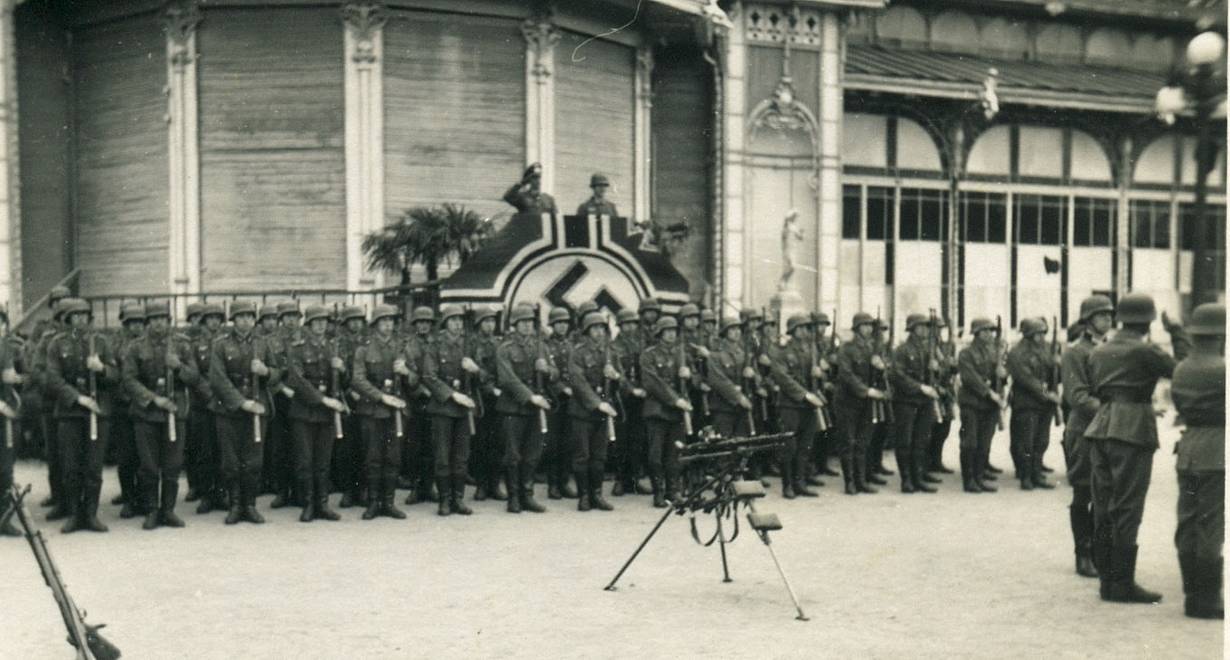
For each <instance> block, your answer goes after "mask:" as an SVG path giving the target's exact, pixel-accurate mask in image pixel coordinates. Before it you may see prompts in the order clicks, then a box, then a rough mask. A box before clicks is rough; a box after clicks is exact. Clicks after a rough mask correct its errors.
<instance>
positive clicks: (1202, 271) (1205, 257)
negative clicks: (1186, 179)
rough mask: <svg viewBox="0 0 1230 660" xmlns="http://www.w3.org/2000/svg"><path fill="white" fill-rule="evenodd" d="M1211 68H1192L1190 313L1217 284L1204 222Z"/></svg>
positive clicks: (1212, 148) (1212, 159)
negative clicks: (1193, 189)
mask: <svg viewBox="0 0 1230 660" xmlns="http://www.w3.org/2000/svg"><path fill="white" fill-rule="evenodd" d="M1212 78H1213V68H1212V67H1211V66H1208V65H1203V66H1200V67H1197V68H1196V71H1195V75H1194V79H1193V80H1192V90H1191V91H1192V92H1193V96H1195V98H1196V153H1195V157H1196V200H1195V201H1196V203H1195V208H1194V212H1195V216H1196V217H1195V218H1194V220H1195V222H1194V223H1193V224H1194V225H1195V227H1194V228H1193V230H1194V233H1195V240H1194V241H1193V245H1192V300H1191V306H1192V308H1193V309H1194V308H1195V307H1196V306H1197V305H1200V304H1202V303H1206V302H1212V301H1214V300H1215V299H1216V298H1217V288H1218V285H1219V284H1220V283H1221V278H1220V277H1219V273H1218V272H1217V271H1218V261H1219V260H1218V259H1217V252H1216V250H1219V249H1220V246H1214V245H1213V243H1214V241H1213V240H1212V237H1211V236H1209V218H1208V203H1207V197H1208V186H1207V185H1206V183H1205V180H1206V179H1207V178H1208V175H1209V173H1210V172H1212V171H1213V167H1214V166H1215V164H1216V161H1217V146H1216V145H1215V144H1214V143H1213V136H1212V134H1211V130H1210V124H1211V123H1212V122H1211V121H1210V120H1211V117H1212V114H1213V105H1214V104H1215V103H1216V97H1217V94H1216V92H1215V91H1214V90H1213V89H1212Z"/></svg>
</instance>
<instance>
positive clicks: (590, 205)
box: [577, 173, 619, 218]
mask: <svg viewBox="0 0 1230 660" xmlns="http://www.w3.org/2000/svg"><path fill="white" fill-rule="evenodd" d="M589 187H590V189H591V190H593V191H594V194H593V195H591V196H590V198H589V199H587V200H585V201H584V202H582V203H581V205H580V206H578V207H577V215H579V216H582V217H585V216H590V215H597V216H601V215H605V216H607V217H610V218H617V217H619V211H616V210H615V204H614V203H613V202H611V200H609V199H607V198H606V193H607V191H608V190H610V188H611V180H610V179H608V178H607V177H606V175H605V174H601V173H594V174H593V176H591V177H589Z"/></svg>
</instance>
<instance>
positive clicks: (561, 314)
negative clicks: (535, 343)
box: [547, 307, 572, 323]
mask: <svg viewBox="0 0 1230 660" xmlns="http://www.w3.org/2000/svg"><path fill="white" fill-rule="evenodd" d="M560 321H567V322H569V323H571V322H572V315H571V314H569V313H568V309H567V308H565V307H556V308H554V309H552V310H551V314H549V315H548V316H547V322H548V323H558V322H560Z"/></svg>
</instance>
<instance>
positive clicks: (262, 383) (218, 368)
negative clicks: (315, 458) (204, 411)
mask: <svg viewBox="0 0 1230 660" xmlns="http://www.w3.org/2000/svg"><path fill="white" fill-rule="evenodd" d="M269 358H270V355H269V350H268V348H267V346H266V345H265V342H264V341H263V340H261V339H260V338H259V337H257V336H256V334H255V333H254V332H247V333H241V332H240V331H239V330H238V329H237V328H229V329H227V330H224V331H223V332H221V333H219V335H218V337H217V338H216V339H215V340H214V343H213V347H212V348H211V350H210V361H209V385H210V389H211V390H212V392H213V395H214V401H213V403H212V404H211V405H210V410H211V411H213V413H214V420H215V421H216V423H217V426H218V440H219V451H220V459H221V460H220V465H221V475H222V480H223V482H224V483H225V484H227V486H228V487H229V488H231V489H232V496H237V497H242V498H243V500H242V502H241V503H243V504H246V505H251V504H253V503H255V501H256V494H257V489H258V487H259V482H260V473H261V464H262V462H263V460H264V455H263V453H262V447H261V444H262V443H263V438H264V436H265V435H267V433H266V432H267V430H268V428H269V426H270V424H269V413H270V412H272V410H273V403H272V401H273V399H272V397H271V396H270V395H269V389H270V388H275V387H277V386H278V385H279V384H280V383H281V378H282V376H281V374H280V373H279V371H278V370H277V369H276V368H274V367H273V366H272V365H270V363H269ZM254 359H259V360H261V361H262V362H264V363H265V366H266V367H268V369H269V374H268V375H267V376H262V377H257V376H255V375H254V374H253V373H252V360H254ZM247 400H251V401H256V402H257V403H260V404H262V405H264V406H265V413H266V414H264V415H261V416H260V418H259V421H260V428H261V438H262V442H257V441H256V436H255V429H254V428H253V421H252V415H251V413H247V412H244V411H243V410H242V409H241V408H240V406H242V405H243V402H244V401H247ZM233 501H234V500H233Z"/></svg>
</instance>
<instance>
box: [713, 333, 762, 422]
mask: <svg viewBox="0 0 1230 660" xmlns="http://www.w3.org/2000/svg"><path fill="white" fill-rule="evenodd" d="M721 328H722V329H721V337H720V338H719V339H718V340H717V341H716V342H715V344H714V350H713V353H712V355H711V356H710V360H709V373H708V374H707V380H708V383H709V386H710V388H711V389H712V390H713V393H714V395H713V398H712V400H710V402H709V406H710V410H711V412H712V413H713V428H714V430H716V431H717V432H718V433H719V434H721V435H722V436H724V437H727V438H729V437H734V436H743V435H747V434H748V433H750V432H751V429H750V428H749V427H748V420H749V419H750V417H751V414H752V397H753V396H755V393H754V392H751V391H748V390H747V388H745V387H744V384H745V383H748V382H753V380H754V378H755V371H754V370H753V369H752V367H751V365H750V364H749V361H748V356H747V352H746V351H745V350H744V347H743V323H742V322H741V321H739V319H735V318H725V319H722V326H721Z"/></svg>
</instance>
